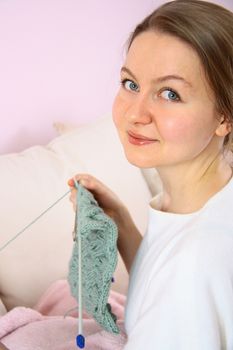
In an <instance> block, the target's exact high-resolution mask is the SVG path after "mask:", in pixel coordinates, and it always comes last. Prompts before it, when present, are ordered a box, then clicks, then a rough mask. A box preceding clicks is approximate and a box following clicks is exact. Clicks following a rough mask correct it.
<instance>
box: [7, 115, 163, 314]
mask: <svg viewBox="0 0 233 350" xmlns="http://www.w3.org/2000/svg"><path fill="white" fill-rule="evenodd" d="M55 128H56V130H57V133H58V136H57V137H55V138H54V139H53V140H52V141H51V142H50V143H49V144H47V145H35V146H33V147H30V148H28V149H25V150H24V151H23V152H20V153H12V154H4V155H1V156H0V178H1V181H0V193H1V210H0V315H4V314H5V313H6V312H7V311H9V310H11V309H13V308H14V307H16V306H25V307H33V305H34V304H35V303H36V301H37V300H38V298H39V297H40V295H41V294H42V293H43V292H44V291H45V290H46V289H47V288H48V287H49V285H50V284H51V283H53V282H54V281H56V280H59V279H63V278H64V279H65V278H66V277H67V273H68V264H69V260H70V257H71V253H72V246H73V240H72V231H73V225H74V212H73V209H72V205H71V203H70V201H69V194H68V191H69V187H68V185H67V180H68V179H69V178H71V177H72V176H74V175H75V174H77V173H79V172H85V173H91V174H92V175H94V176H96V177H97V178H99V179H100V180H101V181H103V182H104V183H105V184H106V185H107V186H109V187H111V188H112V190H113V191H115V192H116V193H117V194H118V196H119V197H120V198H121V199H122V201H123V202H124V203H125V204H126V205H127V207H128V208H129V211H130V212H131V214H132V216H133V218H134V220H135V222H136V225H137V226H138V228H139V230H140V231H141V232H142V233H144V232H145V230H146V225H147V204H148V202H149V200H150V199H151V197H152V196H153V195H154V194H155V193H156V191H157V190H158V188H159V181H158V182H157V174H156V173H155V172H154V170H153V169H146V170H143V171H142V170H141V169H138V168H136V167H135V166H133V165H131V164H129V163H128V161H127V160H126V158H125V156H124V152H123V149H122V146H121V144H120V142H119V139H118V136H117V132H116V130H115V127H114V125H113V122H112V118H111V116H104V117H102V118H99V119H98V120H97V121H95V122H91V123H88V124H85V125H80V126H69V125H66V124H62V123H57V124H55ZM65 193H66V195H65V197H64V198H63V199H62V200H61V201H59V202H58V203H57V204H56V205H55V206H54V207H52V208H51V209H50V210H48V211H47V212H46V213H45V214H44V215H43V216H41V217H40V218H39V219H38V220H37V221H36V222H34V223H33V224H32V225H30V227H28V228H27V229H26V230H25V231H24V232H23V233H22V234H20V235H19V236H18V237H17V238H16V239H13V238H14V237H15V236H16V235H17V234H18V233H20V231H22V230H23V229H24V228H25V227H26V226H27V225H28V224H30V223H32V222H33V221H34V219H35V218H37V217H38V216H40V214H41V213H43V212H44V211H45V210H46V209H47V208H48V207H50V206H51V205H52V204H53V203H54V202H56V200H57V199H58V198H60V197H61V196H63V195H64V194H65ZM9 240H12V241H11V243H10V244H8V245H7V246H6V247H5V248H4V249H1V247H3V246H4V245H5V244H6V243H7V242H9ZM114 277H115V282H114V283H113V285H112V288H113V289H114V290H116V291H118V292H120V293H124V294H126V293H127V286H128V275H127V272H126V270H125V267H124V264H123V263H122V260H121V258H120V256H119V259H118V265H117V268H116V272H115V276H114Z"/></svg>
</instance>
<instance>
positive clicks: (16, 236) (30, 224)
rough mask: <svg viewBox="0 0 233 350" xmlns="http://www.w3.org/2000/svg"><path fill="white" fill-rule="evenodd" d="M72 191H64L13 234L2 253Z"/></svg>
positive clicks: (4, 245)
mask: <svg viewBox="0 0 233 350" xmlns="http://www.w3.org/2000/svg"><path fill="white" fill-rule="evenodd" d="M69 193H70V190H69V191H67V192H66V193H64V194H63V195H62V196H61V197H60V198H58V199H57V200H56V201H55V202H54V203H53V204H51V205H50V206H49V207H48V208H47V209H45V210H44V211H43V212H42V213H41V214H40V215H38V216H37V217H36V218H35V219H34V220H32V221H31V222H30V223H29V224H27V225H26V226H25V227H24V228H23V229H22V230H20V231H19V232H18V233H17V234H16V235H15V236H13V237H12V238H11V239H10V240H9V241H7V242H6V243H5V244H3V246H2V247H0V253H1V252H2V251H3V250H4V249H5V248H6V247H7V246H8V245H9V244H11V243H12V242H13V241H15V240H16V239H17V238H18V237H19V236H20V235H21V234H22V233H24V232H25V231H26V230H27V229H28V228H29V227H31V226H32V225H34V224H35V222H37V221H38V220H39V219H40V218H41V217H42V216H43V215H45V214H46V213H47V212H48V211H49V210H50V209H52V208H53V207H54V206H55V205H56V204H57V203H58V202H60V201H61V200H62V199H63V198H65V197H66V196H67V195H68V194H69Z"/></svg>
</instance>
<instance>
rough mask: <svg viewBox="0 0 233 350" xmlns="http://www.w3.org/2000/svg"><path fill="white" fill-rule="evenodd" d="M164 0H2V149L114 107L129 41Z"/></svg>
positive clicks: (44, 138) (42, 139) (43, 139)
mask: <svg viewBox="0 0 233 350" xmlns="http://www.w3.org/2000/svg"><path fill="white" fill-rule="evenodd" d="M163 2H165V1H163V0H157V1H156V0H85V1H84V0H83V1H79V0H11V1H7V0H1V1H0V47H1V54H0V119H1V125H2V127H1V137H0V153H1V154H2V153H7V152H15V151H20V150H22V149H24V148H26V147H28V146H30V145H33V144H37V143H41V144H45V143H47V142H48V141H49V140H50V139H52V138H53V137H54V136H55V135H56V133H55V131H54V130H53V123H54V122H57V121H60V122H67V123H75V124H80V123H84V122H87V121H90V120H94V119H96V118H99V117H101V116H103V115H105V114H106V113H109V112H111V105H112V100H113V97H114V94H115V91H116V89H117V86H118V81H119V74H118V71H119V67H120V64H121V62H122V59H123V48H124V42H125V41H126V39H127V37H128V35H129V33H130V31H131V30H132V29H133V28H134V26H135V24H136V23H138V21H139V20H141V19H142V18H143V17H144V16H145V15H146V14H148V13H149V12H150V11H151V10H152V9H153V8H155V7H156V6H157V5H159V4H161V3H163ZM215 2H217V3H220V4H223V5H225V6H227V7H228V8H231V9H233V4H232V0H222V1H220V0H219V1H215Z"/></svg>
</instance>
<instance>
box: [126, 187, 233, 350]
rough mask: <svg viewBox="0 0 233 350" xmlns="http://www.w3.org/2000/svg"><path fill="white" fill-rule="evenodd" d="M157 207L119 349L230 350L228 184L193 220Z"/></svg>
mask: <svg viewBox="0 0 233 350" xmlns="http://www.w3.org/2000/svg"><path fill="white" fill-rule="evenodd" d="M155 202H156V199H155V200H154V201H152V202H151V206H150V209H149V210H150V216H149V225H148V231H147V233H146V235H145V237H144V239H143V241H142V244H141V246H140V248H139V251H138V253H137V256H136V259H135V262H134V265H133V268H132V272H131V276H130V285H129V292H128V301H127V307H126V320H125V326H126V331H127V334H128V342H127V344H126V346H125V348H124V350H143V349H146V350H233V180H231V181H230V182H229V183H228V184H227V185H226V186H225V187H224V188H223V189H222V190H221V191H220V192H218V193H217V194H215V195H214V196H213V197H212V198H211V199H210V200H209V201H208V202H207V203H206V205H205V206H204V207H203V208H202V209H201V210H199V211H197V212H194V213H191V214H173V213H166V212H162V211H160V210H157V209H155V206H156V204H155Z"/></svg>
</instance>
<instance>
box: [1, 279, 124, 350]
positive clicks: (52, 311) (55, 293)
mask: <svg viewBox="0 0 233 350" xmlns="http://www.w3.org/2000/svg"><path fill="white" fill-rule="evenodd" d="M109 302H110V304H111V306H112V311H113V313H114V314H115V315H116V316H117V319H118V321H117V323H118V326H119V328H120V330H121V332H120V334H119V335H113V334H110V333H108V332H106V331H104V330H103V329H101V328H100V326H98V325H97V323H96V322H95V321H94V320H93V319H91V318H90V317H88V315H86V314H85V315H84V321H83V333H84V336H85V338H86V346H85V349H86V350H120V349H123V347H124V344H125V342H126V335H125V332H124V325H123V318H124V304H125V296H123V295H121V294H119V293H116V292H113V291H111V293H110V296H109ZM76 305H77V303H76V301H75V299H73V298H72V297H71V296H70V291H69V286H68V284H67V282H66V281H65V280H60V281H57V282H55V283H54V284H52V285H51V287H50V288H49V289H48V290H47V291H46V292H45V294H44V295H43V296H42V297H41V299H40V300H39V301H38V303H37V304H36V305H35V307H34V308H33V309H30V308H25V307H16V308H14V309H13V310H11V311H9V312H8V313H7V314H6V315H4V316H2V317H0V342H2V343H3V344H4V345H5V346H6V347H7V348H9V349H10V350H32V349H33V350H52V349H56V350H77V349H78V348H77V345H76V336H77V334H78V321H77V317H78V312H77V311H75V312H74V311H73V312H72V313H70V314H69V316H67V317H65V318H64V316H63V315H64V314H65V313H66V312H67V311H68V310H69V309H72V308H74V307H75V306H76ZM0 349H1V345H0Z"/></svg>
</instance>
